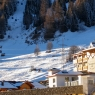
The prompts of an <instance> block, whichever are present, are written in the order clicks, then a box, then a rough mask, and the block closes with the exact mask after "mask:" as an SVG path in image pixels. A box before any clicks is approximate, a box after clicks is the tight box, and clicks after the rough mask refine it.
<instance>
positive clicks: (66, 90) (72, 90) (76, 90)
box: [0, 86, 83, 95]
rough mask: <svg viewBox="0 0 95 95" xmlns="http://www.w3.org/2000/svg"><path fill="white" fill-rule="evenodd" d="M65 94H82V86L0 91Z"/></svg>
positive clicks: (2, 94) (28, 94)
mask: <svg viewBox="0 0 95 95" xmlns="http://www.w3.org/2000/svg"><path fill="white" fill-rule="evenodd" d="M64 94H65V95H66V94H83V86H69V87H56V88H45V89H33V90H19V91H7V92H0V95H64Z"/></svg>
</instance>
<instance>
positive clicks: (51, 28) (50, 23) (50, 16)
mask: <svg viewBox="0 0 95 95" xmlns="http://www.w3.org/2000/svg"><path fill="white" fill-rule="evenodd" d="M44 28H45V31H46V32H45V36H44V38H45V39H46V40H48V39H50V38H53V37H54V33H55V22H54V12H53V9H52V8H48V10H47V12H46V17H45V22H44Z"/></svg>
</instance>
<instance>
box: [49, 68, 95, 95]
mask: <svg viewBox="0 0 95 95" xmlns="http://www.w3.org/2000/svg"><path fill="white" fill-rule="evenodd" d="M48 80H49V87H50V88H52V87H62V86H77V85H82V86H83V92H84V94H86V95H88V94H91V93H92V92H93V91H94V90H95V73H83V72H74V71H73V72H65V71H60V70H58V69H50V70H49V71H48Z"/></svg>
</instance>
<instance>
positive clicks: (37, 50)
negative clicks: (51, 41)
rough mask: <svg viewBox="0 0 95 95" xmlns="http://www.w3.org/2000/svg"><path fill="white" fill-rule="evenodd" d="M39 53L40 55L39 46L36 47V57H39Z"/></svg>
mask: <svg viewBox="0 0 95 95" xmlns="http://www.w3.org/2000/svg"><path fill="white" fill-rule="evenodd" d="M39 53H40V49H39V47H38V45H36V48H35V50H34V54H35V56H38V55H39Z"/></svg>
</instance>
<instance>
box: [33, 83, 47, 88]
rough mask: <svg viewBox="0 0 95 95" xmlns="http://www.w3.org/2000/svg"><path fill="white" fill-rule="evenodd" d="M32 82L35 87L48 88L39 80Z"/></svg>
mask: <svg viewBox="0 0 95 95" xmlns="http://www.w3.org/2000/svg"><path fill="white" fill-rule="evenodd" d="M32 84H33V85H34V88H46V86H44V85H42V84H40V83H38V82H32Z"/></svg>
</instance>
